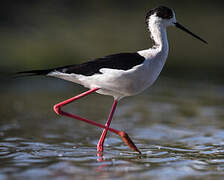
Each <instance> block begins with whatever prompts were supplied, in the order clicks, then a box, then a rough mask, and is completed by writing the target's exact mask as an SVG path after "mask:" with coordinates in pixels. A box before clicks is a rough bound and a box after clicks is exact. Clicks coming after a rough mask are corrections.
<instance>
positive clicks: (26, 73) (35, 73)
mask: <svg viewBox="0 0 224 180" xmlns="http://www.w3.org/2000/svg"><path fill="white" fill-rule="evenodd" d="M51 71H53V69H44V70H31V71H21V72H17V73H15V74H14V75H15V76H16V77H25V76H41V75H47V74H48V73H49V72H51Z"/></svg>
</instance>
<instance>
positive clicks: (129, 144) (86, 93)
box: [54, 88, 141, 153]
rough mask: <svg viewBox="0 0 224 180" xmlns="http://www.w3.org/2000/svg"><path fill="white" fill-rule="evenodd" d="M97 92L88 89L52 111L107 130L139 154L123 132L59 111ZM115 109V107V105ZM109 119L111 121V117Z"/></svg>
mask: <svg viewBox="0 0 224 180" xmlns="http://www.w3.org/2000/svg"><path fill="white" fill-rule="evenodd" d="M97 90H99V88H94V89H90V90H88V91H86V92H84V93H82V94H79V95H77V96H75V97H72V98H70V99H68V100H65V101H63V102H60V103H58V104H56V105H54V111H55V112H56V113H57V114H58V115H62V116H67V117H70V118H73V119H77V120H80V121H84V122H86V123H88V124H92V125H94V126H97V127H100V128H104V129H107V131H108V130H109V131H111V132H113V133H115V134H117V135H119V136H120V137H121V138H122V140H123V141H124V142H125V144H127V145H128V146H129V147H130V148H131V149H132V150H133V151H136V152H138V153H141V152H140V151H139V150H138V148H137V147H136V146H135V144H134V143H133V141H132V140H131V138H130V137H129V136H128V134H127V133H126V132H124V131H120V130H116V129H113V128H109V126H106V125H102V124H100V123H97V122H95V121H91V120H88V119H86V118H83V117H80V116H77V115H75V114H70V113H68V112H65V111H62V110H61V108H62V107H63V106H65V105H67V104H69V103H71V102H73V101H76V100H78V99H80V98H82V97H84V96H87V95H89V94H91V93H93V92H95V91H97ZM116 104H117V103H116ZM115 107H116V105H115ZM114 110H115V108H114ZM114 110H113V111H114ZM111 112H112V111H111ZM111 116H113V114H111ZM111 119H112V117H111ZM110 121H111V120H110ZM104 134H105V133H104ZM104 136H106V134H105V135H104ZM104 139H105V138H104Z"/></svg>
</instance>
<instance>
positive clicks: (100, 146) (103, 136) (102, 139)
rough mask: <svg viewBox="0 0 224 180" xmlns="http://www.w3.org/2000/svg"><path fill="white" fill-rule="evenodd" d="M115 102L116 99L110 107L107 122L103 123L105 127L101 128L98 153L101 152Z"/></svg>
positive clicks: (115, 105)
mask: <svg viewBox="0 0 224 180" xmlns="http://www.w3.org/2000/svg"><path fill="white" fill-rule="evenodd" d="M117 103H118V101H117V100H116V99H115V100H114V103H113V105H112V108H111V111H110V114H109V117H108V119H107V122H106V124H105V126H106V128H104V130H103V132H102V134H101V137H100V140H99V142H98V144H97V151H98V152H99V153H102V152H103V144H104V140H105V138H106V135H107V132H108V130H109V127H110V123H111V120H112V117H113V115H114V111H115V109H116V107H117Z"/></svg>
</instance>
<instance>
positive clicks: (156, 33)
mask: <svg viewBox="0 0 224 180" xmlns="http://www.w3.org/2000/svg"><path fill="white" fill-rule="evenodd" d="M148 30H149V32H150V33H151V38H152V40H153V41H154V45H153V47H152V48H149V49H147V50H143V51H138V53H139V54H140V55H142V56H144V57H145V58H146V59H150V58H152V57H154V56H156V55H162V56H163V57H164V58H162V59H166V58H167V56H168V51H169V45H168V40H167V33H166V27H165V25H164V24H162V23H161V22H160V19H158V18H154V17H151V18H150V19H149V22H148Z"/></svg>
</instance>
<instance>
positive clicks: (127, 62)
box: [18, 53, 145, 76]
mask: <svg viewBox="0 0 224 180" xmlns="http://www.w3.org/2000/svg"><path fill="white" fill-rule="evenodd" d="M144 61H145V58H144V57H143V56H141V55H139V54H138V53H120V54H113V55H109V56H105V57H102V58H97V59H94V60H91V61H88V62H85V63H82V64H75V65H69V66H64V67H59V68H54V69H47V70H31V71H23V72H19V73H18V74H28V76H32V75H46V74H48V73H50V72H52V71H59V72H62V73H67V74H72V73H74V74H81V75H85V76H91V75H93V74H96V73H98V74H100V73H101V72H100V71H99V70H100V69H102V68H110V69H119V70H128V69H131V68H132V67H134V66H137V65H139V64H141V63H143V62H144Z"/></svg>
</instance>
